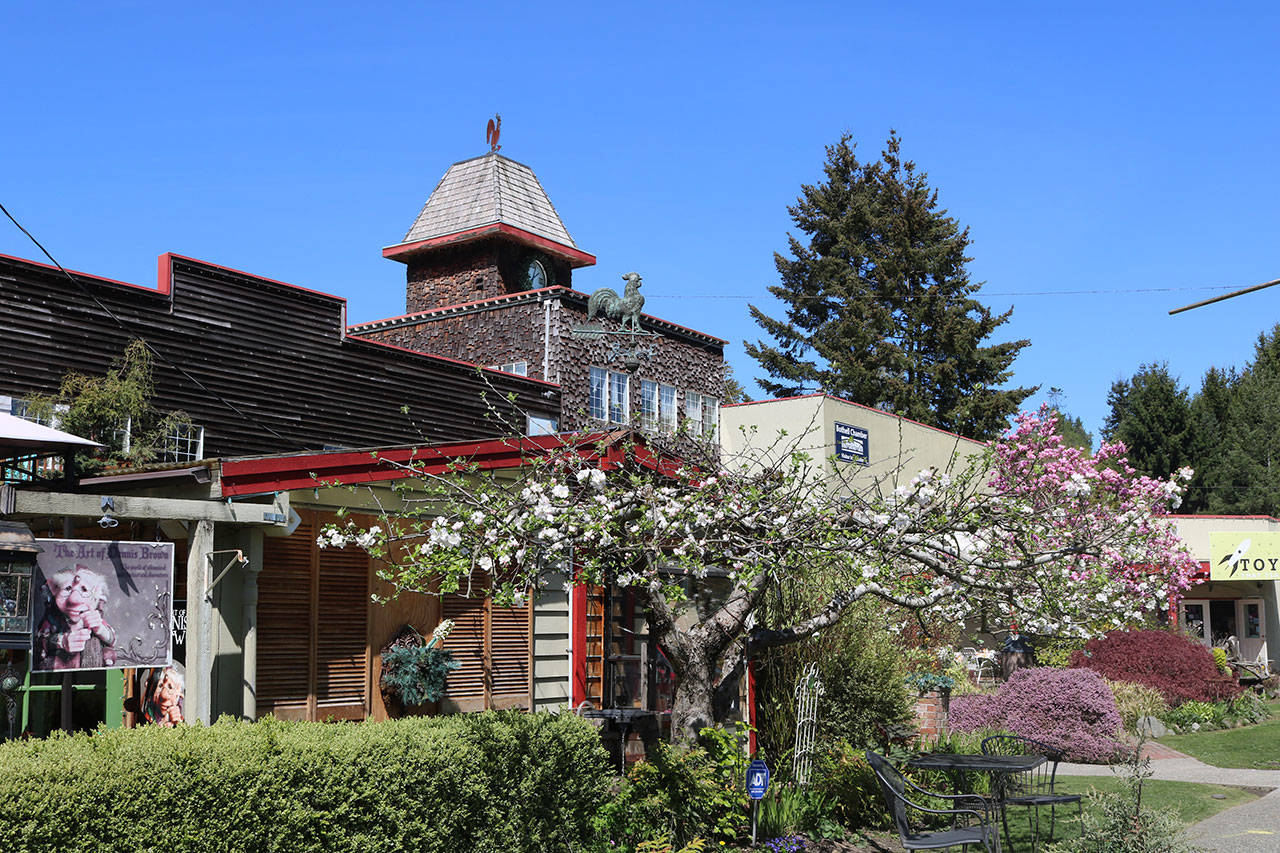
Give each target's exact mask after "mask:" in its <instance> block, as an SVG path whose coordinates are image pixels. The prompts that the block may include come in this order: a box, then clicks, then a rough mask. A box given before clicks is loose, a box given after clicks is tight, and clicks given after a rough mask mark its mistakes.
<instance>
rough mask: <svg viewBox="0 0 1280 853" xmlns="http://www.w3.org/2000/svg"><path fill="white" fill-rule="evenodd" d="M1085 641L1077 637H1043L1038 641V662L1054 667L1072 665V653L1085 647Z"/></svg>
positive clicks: (1061, 667) (1062, 667) (1041, 664)
mask: <svg viewBox="0 0 1280 853" xmlns="http://www.w3.org/2000/svg"><path fill="white" fill-rule="evenodd" d="M1084 644H1085V641H1084V640H1082V639H1078V638H1076V637H1042V638H1040V639H1039V640H1038V641H1037V642H1036V663H1037V664H1039V665H1040V666H1051V667H1053V668H1054V669H1066V668H1067V667H1069V666H1071V655H1072V654H1074V653H1075V652H1077V651H1079V650H1080V649H1081V648H1083V647H1084Z"/></svg>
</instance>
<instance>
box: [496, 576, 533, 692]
mask: <svg viewBox="0 0 1280 853" xmlns="http://www.w3.org/2000/svg"><path fill="white" fill-rule="evenodd" d="M529 607H530V604H529V603H528V602H527V601H526V602H525V605H524V606H523V607H501V606H498V605H491V607H490V613H489V619H490V626H491V627H490V642H491V646H490V651H489V661H490V672H491V676H490V682H489V683H490V693H491V699H490V704H491V706H492V707H495V708H510V707H513V706H516V705H522V706H526V707H527V706H528V704H529V651H530V650H529V642H530V640H529Z"/></svg>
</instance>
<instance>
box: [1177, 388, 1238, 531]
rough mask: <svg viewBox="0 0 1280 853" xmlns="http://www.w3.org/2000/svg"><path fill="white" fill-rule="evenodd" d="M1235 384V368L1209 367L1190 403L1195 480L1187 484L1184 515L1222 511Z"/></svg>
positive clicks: (1190, 442)
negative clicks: (1228, 436) (1229, 426)
mask: <svg viewBox="0 0 1280 853" xmlns="http://www.w3.org/2000/svg"><path fill="white" fill-rule="evenodd" d="M1237 381H1238V377H1237V376H1236V372H1235V370H1234V369H1231V370H1229V371H1226V370H1219V369H1218V368H1216V367H1211V368H1209V370H1208V371H1207V372H1206V373H1205V375H1204V379H1203V380H1202V381H1201V383H1200V391H1199V393H1197V394H1196V396H1195V397H1193V398H1192V400H1191V440H1190V441H1189V442H1188V445H1189V448H1190V450H1189V452H1190V457H1191V458H1192V459H1193V460H1195V461H1194V462H1193V463H1192V467H1194V468H1195V469H1196V475H1195V478H1194V479H1192V481H1191V482H1190V483H1189V484H1188V485H1187V494H1186V500H1185V502H1184V508H1185V510H1186V511H1187V512H1193V513H1194V512H1223V511H1224V510H1225V498H1226V491H1227V484H1226V481H1225V480H1224V477H1225V471H1224V464H1225V461H1226V441H1227V425H1228V422H1229V418H1230V408H1231V397H1232V395H1233V394H1234V393H1235V385H1236V382H1237Z"/></svg>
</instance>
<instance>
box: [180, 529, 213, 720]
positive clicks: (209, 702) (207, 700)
mask: <svg viewBox="0 0 1280 853" xmlns="http://www.w3.org/2000/svg"><path fill="white" fill-rule="evenodd" d="M212 552H213V522H212V521H207V520H200V521H194V522H192V523H191V539H190V540H189V546H188V549H187V676H186V678H187V705H186V718H187V721H188V722H192V723H194V722H197V721H198V722H201V723H204V724H205V725H208V724H209V723H210V719H209V718H210V716H211V714H212V711H213V685H212V683H211V682H212V680H213V603H212V602H211V601H209V598H208V593H209V555H210V554H211V553H212Z"/></svg>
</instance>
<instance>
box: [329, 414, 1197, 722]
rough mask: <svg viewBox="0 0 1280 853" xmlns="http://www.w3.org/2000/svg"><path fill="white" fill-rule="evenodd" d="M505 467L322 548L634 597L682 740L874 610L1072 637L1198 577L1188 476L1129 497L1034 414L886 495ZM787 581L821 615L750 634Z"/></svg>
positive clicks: (450, 481) (705, 469)
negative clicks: (829, 633) (792, 658)
mask: <svg viewBox="0 0 1280 853" xmlns="http://www.w3.org/2000/svg"><path fill="white" fill-rule="evenodd" d="M512 446H513V447H518V448H520V449H521V465H520V466H519V467H518V468H516V469H514V470H509V471H506V472H502V473H498V474H495V473H493V472H486V471H483V470H481V469H480V468H479V466H477V465H475V464H472V463H469V462H468V461H466V460H459V461H458V462H457V463H456V464H454V465H452V466H450V468H449V469H448V470H446V471H444V472H437V473H428V472H427V471H426V470H425V469H421V468H414V467H413V466H408V467H409V468H410V470H409V471H408V473H411V474H413V475H414V476H412V477H410V478H408V479H406V480H402V481H400V483H401V486H400V494H401V497H402V499H403V502H402V504H401V505H399V506H397V508H396V510H395V511H394V512H392V511H386V512H384V513H382V517H381V518H380V519H379V524H378V525H376V526H373V527H370V528H368V529H360V528H356V527H355V526H354V525H351V524H347V525H345V526H331V527H329V528H327V529H326V530H325V531H324V533H323V535H322V536H321V537H320V541H321V544H322V545H330V546H342V545H346V544H350V543H355V544H357V545H359V546H360V547H362V548H364V549H366V550H367V551H369V552H370V553H371V554H373V555H374V556H375V557H378V558H380V559H381V560H383V561H385V562H384V568H383V569H382V570H381V574H382V576H383V578H384V579H385V580H387V581H389V582H390V583H391V584H393V585H394V586H395V587H396V588H398V589H403V590H414V591H419V592H425V593H432V594H445V593H462V594H473V595H492V596H493V597H494V598H495V602H496V603H498V604H512V603H515V604H521V603H523V602H524V600H525V599H526V596H527V595H529V593H530V591H531V590H535V589H541V588H545V587H546V586H547V585H548V584H549V583H565V584H566V586H567V585H568V584H574V583H576V584H605V583H611V584H615V585H617V586H619V587H632V588H634V589H635V590H636V591H637V592H638V594H639V596H640V598H641V600H642V602H643V604H644V605H645V606H646V607H647V610H648V614H649V625H650V631H651V633H652V635H653V636H654V637H655V638H656V640H657V642H658V643H659V644H660V645H661V648H662V650H663V652H664V654H665V655H666V658H667V660H668V661H669V662H670V664H671V666H672V669H673V670H674V674H675V697H674V706H673V710H672V731H673V732H674V734H675V737H676V738H677V739H678V740H686V741H687V740H690V739H692V738H693V737H694V736H695V735H696V732H697V731H698V730H699V729H701V728H702V727H704V726H706V725H709V724H710V723H712V722H713V719H712V707H713V696H714V692H715V689H716V687H717V684H718V683H719V681H720V679H722V678H723V676H724V674H725V673H727V672H729V671H730V670H732V669H733V667H734V666H735V664H736V663H737V662H738V661H739V660H741V659H742V658H743V656H748V657H750V656H751V655H753V654H755V653H757V652H759V651H760V650H763V649H764V648H767V647H770V646H777V645H782V644H785V643H792V642H796V641H798V640H801V639H803V638H805V637H807V636H810V635H812V634H814V633H815V632H818V631H821V630H823V629H824V628H826V627H828V626H830V625H832V624H834V623H835V622H836V621H837V620H838V619H840V618H841V616H842V615H843V614H844V613H845V611H846V610H847V609H848V608H849V606H850V605H851V604H852V603H853V602H855V601H857V600H858V599H860V598H863V597H866V596H876V597H878V598H880V599H883V600H885V601H887V602H891V603H892V604H895V605H898V606H899V607H903V608H908V609H911V610H932V611H935V612H936V613H937V614H938V615H940V616H942V617H943V618H945V619H950V620H956V621H961V620H964V619H966V618H967V617H969V616H971V615H973V614H974V613H975V612H976V610H977V608H979V607H985V608H988V610H990V609H991V608H994V609H995V610H996V612H997V613H998V615H999V616H1000V617H1001V618H1006V619H1008V620H1011V621H1012V620H1016V621H1018V622H1019V623H1020V624H1022V625H1023V626H1024V627H1025V628H1026V629H1027V630H1029V631H1032V632H1037V633H1055V634H1061V633H1071V632H1076V633H1079V632H1083V631H1084V630H1086V626H1092V627H1093V628H1094V629H1096V628H1098V627H1099V626H1108V625H1120V624H1124V623H1126V622H1129V621H1132V620H1135V619H1137V618H1140V617H1141V615H1142V614H1143V613H1144V612H1150V611H1151V610H1154V609H1164V608H1167V607H1168V606H1169V602H1170V598H1171V596H1176V595H1177V594H1178V593H1179V592H1180V591H1181V590H1183V589H1185V588H1186V587H1187V586H1188V585H1189V583H1190V576H1191V574H1192V572H1193V571H1194V569H1195V563H1194V561H1193V560H1192V559H1191V558H1190V556H1189V555H1188V553H1187V552H1186V550H1185V548H1184V547H1183V546H1182V545H1181V543H1180V542H1179V540H1178V539H1177V537H1176V534H1175V533H1174V531H1173V528H1172V524H1171V523H1170V522H1168V521H1165V520H1163V519H1162V516H1164V515H1165V514H1167V512H1168V511H1169V510H1170V508H1172V507H1175V506H1176V505H1177V502H1178V501H1179V500H1180V499H1179V495H1180V493H1181V489H1182V486H1181V483H1182V482H1185V480H1186V479H1188V478H1189V477H1190V471H1189V470H1187V471H1183V472H1181V473H1180V474H1179V475H1178V476H1176V477H1175V478H1174V479H1172V480H1170V481H1164V482H1159V481H1155V480H1151V479H1148V478H1145V477H1140V476H1137V475H1135V474H1134V472H1133V471H1132V470H1131V469H1129V468H1128V466H1127V465H1125V463H1124V460H1123V447H1121V446H1116V445H1104V446H1103V447H1102V448H1100V449H1099V451H1098V453H1097V455H1096V456H1092V457H1091V456H1089V455H1087V454H1086V453H1084V452H1083V451H1080V450H1078V449H1076V448H1070V447H1065V446H1063V444H1062V441H1061V439H1060V438H1059V437H1058V436H1057V434H1056V432H1055V430H1054V421H1053V417H1052V415H1051V414H1046V413H1044V412H1042V413H1041V414H1040V415H1026V414H1024V415H1022V416H1020V417H1019V419H1018V424H1017V427H1016V428H1015V429H1014V430H1012V431H1011V432H1010V433H1009V434H1007V435H1006V436H1004V437H1003V438H1001V439H999V440H996V441H994V442H992V443H990V444H989V445H988V446H987V448H986V450H985V452H984V453H982V454H980V455H979V456H978V457H976V458H975V459H974V460H971V461H970V463H969V464H967V465H962V466H957V470H953V471H938V470H934V469H926V470H923V471H920V472H919V473H918V474H916V475H915V476H914V477H912V478H910V480H909V482H905V483H903V484H902V485H900V486H898V487H897V488H896V489H893V490H891V491H890V490H887V489H884V488H882V486H883V484H881V483H875V482H869V481H868V482H857V481H851V482H845V481H843V480H842V479H841V478H840V472H841V471H842V470H845V469H844V468H842V467H841V466H836V465H834V464H825V461H824V460H812V459H810V458H808V457H807V456H805V455H804V454H802V453H800V452H796V451H792V452H786V453H779V452H776V448H775V452H771V453H757V454H752V455H751V456H750V457H749V458H743V459H729V458H722V457H721V456H720V455H719V451H718V448H708V447H706V446H698V445H697V444H696V443H695V442H689V441H685V442H684V443H683V444H681V445H673V446H672V447H657V446H655V445H654V444H653V442H652V441H651V440H648V439H645V438H641V437H639V436H637V435H636V434H632V433H625V432H612V433H607V434H601V435H599V436H596V437H594V438H591V437H586V438H584V437H582V436H570V437H564V438H562V439H557V440H551V441H548V440H545V439H544V440H533V439H522V440H518V439H517V440H512ZM677 450H678V451H679V452H678V453H677ZM769 460H773V461H769ZM388 464H391V463H388ZM401 473H406V472H401ZM477 571H478V572H479V573H480V574H481V575H482V576H483V577H484V578H486V579H487V581H488V582H487V583H485V584H483V585H482V586H481V587H477V586H475V585H473V582H472V579H473V578H474V577H475V576H476V572H477ZM712 576H715V577H717V578H723V579H724V581H723V584H724V585H725V586H727V589H726V590H725V592H724V595H723V596H722V597H720V598H719V599H717V601H716V603H715V605H714V606H713V607H712V608H711V610H710V611H709V612H706V613H702V614H700V616H699V618H697V619H696V620H695V621H694V622H693V624H691V625H690V624H689V620H687V619H680V618H679V616H680V610H681V608H682V607H684V606H686V604H687V599H688V591H689V589H690V588H691V587H693V588H696V587H697V585H698V584H701V583H706V582H708V579H709V578H710V577H712ZM566 578H568V580H567V581H566V580H565V579H566ZM783 579H787V580H794V579H802V580H806V581H807V582H810V583H813V584H816V585H819V586H820V587H821V588H822V589H823V590H825V591H827V592H828V593H830V594H829V595H828V596H826V597H825V598H824V599H823V603H822V604H821V605H820V606H818V607H815V608H814V610H813V611H812V612H811V613H808V614H805V615H804V618H801V619H799V620H798V621H796V622H795V623H794V624H790V625H780V626H779V625H774V626H767V625H763V624H757V622H756V619H755V616H756V614H757V612H758V611H759V609H760V608H761V606H762V603H763V602H764V599H765V595H766V592H767V591H768V589H769V587H770V584H771V583H776V582H778V581H780V580H783Z"/></svg>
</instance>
